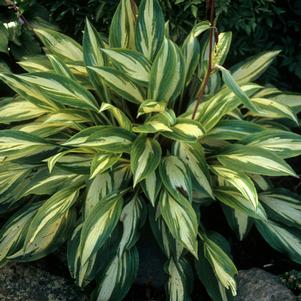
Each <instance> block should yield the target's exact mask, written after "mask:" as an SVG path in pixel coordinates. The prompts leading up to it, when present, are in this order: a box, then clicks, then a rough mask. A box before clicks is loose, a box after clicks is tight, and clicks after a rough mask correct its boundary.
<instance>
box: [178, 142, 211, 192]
mask: <svg viewBox="0 0 301 301" xmlns="http://www.w3.org/2000/svg"><path fill="white" fill-rule="evenodd" d="M174 153H175V155H177V156H178V157H179V158H181V159H182V161H183V162H184V163H185V164H186V166H187V167H188V169H189V170H190V172H191V173H192V175H193V177H194V179H195V182H196V183H197V185H198V186H200V187H201V188H202V189H204V190H205V191H206V192H207V193H208V194H209V196H211V197H213V192H212V188H211V184H210V175H209V168H208V166H207V163H206V159H205V155H204V151H203V148H202V146H201V145H200V144H198V143H195V144H187V143H182V142H177V143H176V144H175V147H174Z"/></svg>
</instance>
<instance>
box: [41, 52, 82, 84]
mask: <svg viewBox="0 0 301 301" xmlns="http://www.w3.org/2000/svg"><path fill="white" fill-rule="evenodd" d="M47 57H48V59H49V61H50V63H51V66H52V68H53V70H54V72H55V73H56V74H58V75H62V76H65V77H67V78H70V79H72V80H76V78H75V76H74V75H73V74H72V73H71V71H70V69H69V68H68V66H67V65H66V64H65V63H64V62H63V61H62V60H61V59H60V58H59V57H58V56H55V55H53V54H48V55H47Z"/></svg>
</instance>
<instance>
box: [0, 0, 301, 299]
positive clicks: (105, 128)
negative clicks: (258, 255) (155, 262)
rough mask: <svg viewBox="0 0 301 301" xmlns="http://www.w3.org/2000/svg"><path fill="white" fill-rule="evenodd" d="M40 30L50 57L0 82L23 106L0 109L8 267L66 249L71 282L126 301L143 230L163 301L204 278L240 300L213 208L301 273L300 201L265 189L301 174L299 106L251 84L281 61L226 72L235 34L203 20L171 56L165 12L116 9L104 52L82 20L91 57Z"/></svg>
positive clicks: (154, 5) (147, 5) (147, 1)
mask: <svg viewBox="0 0 301 301" xmlns="http://www.w3.org/2000/svg"><path fill="white" fill-rule="evenodd" d="M34 31H35V34H36V35H37V36H38V37H39V39H40V41H41V43H42V44H43V45H44V49H45V53H46V54H45V56H43V57H36V58H30V59H29V60H25V61H21V62H20V65H21V66H22V67H23V68H24V69H25V70H26V71H27V72H26V73H24V74H17V75H16V74H12V73H1V74H0V78H1V79H2V80H3V81H4V82H5V83H6V84H7V85H9V86H10V87H11V88H12V89H13V90H15V92H16V93H17V95H16V96H15V97H11V98H4V99H1V101H0V106H1V110H0V121H1V124H2V125H1V131H0V158H1V166H0V191H1V196H0V213H1V214H2V216H5V217H7V216H8V215H9V216H10V217H9V219H8V220H7V221H6V223H5V224H4V225H3V226H2V229H1V235H0V261H1V264H5V263H7V262H10V261H32V260H36V259H39V258H41V257H43V256H46V255H47V254H49V253H50V252H53V251H55V250H56V249H58V248H59V247H60V246H61V245H62V244H63V243H65V242H67V257H68V265H69V269H70V273H71V275H72V277H73V278H74V279H75V280H76V283H77V284H78V285H79V286H81V287H84V286H86V285H87V284H89V283H90V282H91V281H92V280H94V279H95V280H96V284H97V286H96V288H95V290H94V293H93V298H94V299H95V300H101V301H103V300H122V299H123V298H124V297H125V295H126V293H127V292H128V290H129V288H130V287H131V285H132V283H133V282H134V280H135V277H136V274H137V270H138V265H139V256H138V254H139V252H138V250H137V246H136V245H137V241H138V239H139V236H140V235H143V233H142V234H141V229H142V227H145V226H146V224H147V223H149V225H150V227H151V229H152V231H153V234H154V236H155V238H156V240H157V241H158V244H159V246H160V247H161V249H162V252H163V253H164V255H165V257H166V264H165V266H164V270H165V272H166V273H167V274H168V283H167V284H166V293H167V296H168V298H169V300H173V301H174V300H189V299H190V297H189V296H190V294H191V291H192V289H193V283H194V281H198V280H196V279H197V278H199V280H200V281H201V282H202V283H203V284H204V286H205V288H206V289H207V291H208V294H209V295H210V296H211V298H212V299H213V300H226V299H228V300H231V299H232V298H233V296H235V294H236V282H235V277H236V274H237V270H236V267H235V265H234V263H233V262H232V259H231V253H230V246H229V243H228V242H227V240H226V239H225V238H223V237H222V236H221V235H220V234H219V233H216V232H214V231H212V229H210V228H208V227H206V224H205V223H204V208H206V207H208V206H213V207H214V208H216V209H215V210H221V211H222V212H223V213H224V215H225V217H226V220H227V222H228V226H229V228H231V229H232V230H233V231H234V233H236V234H237V236H238V238H239V239H243V238H244V237H245V236H246V235H247V234H248V232H249V230H250V229H251V227H257V229H258V231H259V232H260V233H261V234H262V236H263V237H264V239H265V240H266V241H267V242H268V243H269V244H270V245H271V246H272V247H273V248H275V249H277V250H278V251H280V252H284V253H286V254H287V255H288V256H289V257H290V258H291V259H292V260H294V261H296V262H298V263H301V240H300V234H299V233H300V226H301V223H300V221H301V212H300V208H301V204H300V200H299V198H298V196H296V195H294V194H292V193H290V192H288V191H287V190H282V189H275V188H274V187H273V185H272V183H271V181H270V179H269V177H271V176H297V175H296V173H295V172H294V170H293V169H292V168H291V167H290V166H289V165H288V164H287V163H286V161H285V159H287V158H290V157H294V156H297V155H299V154H301V137H300V136H299V135H297V134H295V133H293V132H292V131H291V128H293V127H296V126H297V125H298V120H297V118H296V113H297V112H298V111H299V110H300V100H299V99H298V97H297V96H294V95H285V94H282V93H281V92H280V91H279V90H277V89H276V88H271V87H270V88H265V87H262V86H260V85H258V84H255V83H254V80H256V78H257V77H258V76H259V75H261V74H262V72H263V71H264V70H265V69H266V68H267V67H268V65H269V64H270V63H271V62H272V60H273V58H274V57H275V56H276V55H277V54H278V52H275V51H274V52H266V53H262V54H260V55H259V56H256V57H253V58H250V59H249V60H248V61H247V62H243V63H239V64H237V65H235V66H234V67H233V68H232V69H231V70H230V71H229V70H227V69H226V68H224V67H222V64H223V62H224V60H225V57H226V55H227V52H228V49H229V46H230V42H231V33H229V32H225V33H220V34H219V35H218V36H217V35H216V34H214V26H211V24H210V23H209V22H208V21H204V22H201V23H199V24H197V25H196V26H195V27H194V28H193V29H192V31H191V33H190V34H189V35H188V36H187V38H186V39H185V41H184V42H183V43H182V44H180V45H177V44H176V43H175V42H174V41H172V40H170V39H169V36H168V24H165V23H164V19H163V14H162V11H161V9H160V6H159V2H158V1H157V0H142V1H141V3H140V5H139V8H137V7H136V5H135V3H134V2H133V1H130V0H122V1H121V2H120V4H119V6H118V8H117V10H116V13H115V15H114V18H113V19H112V24H111V28H110V32H109V36H108V39H107V38H106V37H102V36H100V35H99V33H98V32H97V30H96V29H95V28H94V27H93V26H92V24H91V23H90V22H89V21H88V20H87V22H86V28H85V31H84V35H83V46H81V45H79V44H78V43H77V42H75V41H74V40H72V39H71V38H70V37H67V36H65V35H63V34H61V33H59V32H55V31H53V30H50V29H47V28H40V27H39V28H35V29H34ZM217 38H218V39H217ZM201 41H202V42H201ZM286 101H287V103H286ZM216 222H218V221H216ZM224 227H227V225H224Z"/></svg>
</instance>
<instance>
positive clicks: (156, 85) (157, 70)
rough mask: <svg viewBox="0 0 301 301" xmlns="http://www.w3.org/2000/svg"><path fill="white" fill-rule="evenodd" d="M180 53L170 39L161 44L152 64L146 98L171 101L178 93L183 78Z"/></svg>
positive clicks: (182, 83) (182, 62) (182, 63)
mask: <svg viewBox="0 0 301 301" xmlns="http://www.w3.org/2000/svg"><path fill="white" fill-rule="evenodd" d="M183 74H184V61H183V57H182V54H181V52H180V50H179V48H178V46H176V44H174V43H173V42H172V41H171V40H168V39H166V38H164V41H163V44H162V46H161V48H160V50H159V52H158V54H157V56H156V59H155V61H154V63H153V65H152V69H151V77H150V83H149V87H148V98H151V99H154V100H156V101H164V102H172V101H174V100H175V98H176V97H177V96H178V95H179V94H180V92H181V90H182V88H183V85H184V80H185V78H184V77H183Z"/></svg>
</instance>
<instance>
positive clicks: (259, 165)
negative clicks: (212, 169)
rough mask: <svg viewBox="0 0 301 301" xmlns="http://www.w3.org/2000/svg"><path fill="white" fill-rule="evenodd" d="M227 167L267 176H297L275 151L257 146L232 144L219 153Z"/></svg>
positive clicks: (220, 158) (222, 162) (220, 159)
mask: <svg viewBox="0 0 301 301" xmlns="http://www.w3.org/2000/svg"><path fill="white" fill-rule="evenodd" d="M217 159H218V161H220V163H221V164H222V165H224V166H225V167H229V168H231V169H234V170H238V171H239V170H243V171H244V172H245V173H250V174H261V175H267V176H277V175H279V176H280V175H290V176H296V174H295V172H294V171H293V169H292V168H291V167H290V166H289V165H288V164H287V163H286V162H285V161H284V160H283V159H281V158H280V157H278V156H277V155H275V154H274V153H272V152H270V151H267V150H265V149H262V148H259V147H257V146H245V145H239V144H236V145H231V146H229V147H227V148H226V149H225V150H224V151H223V152H222V153H220V154H218V155H217Z"/></svg>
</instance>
